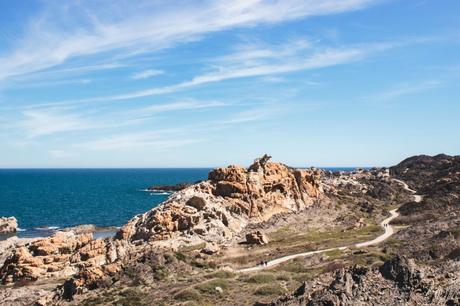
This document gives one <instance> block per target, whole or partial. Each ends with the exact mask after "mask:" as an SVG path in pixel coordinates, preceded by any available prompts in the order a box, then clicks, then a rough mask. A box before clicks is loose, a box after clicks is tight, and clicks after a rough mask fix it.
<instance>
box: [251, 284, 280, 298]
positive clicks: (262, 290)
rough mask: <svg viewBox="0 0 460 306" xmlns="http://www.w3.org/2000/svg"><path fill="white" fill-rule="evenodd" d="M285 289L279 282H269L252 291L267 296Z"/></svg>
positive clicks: (278, 293)
mask: <svg viewBox="0 0 460 306" xmlns="http://www.w3.org/2000/svg"><path fill="white" fill-rule="evenodd" d="M285 292H286V290H285V289H284V288H283V287H281V286H280V285H279V284H271V285H264V286H261V287H259V288H257V290H256V291H255V292H254V294H255V295H263V296H269V295H276V296H278V295H282V294H283V293H285Z"/></svg>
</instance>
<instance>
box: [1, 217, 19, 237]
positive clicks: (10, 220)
mask: <svg viewBox="0 0 460 306" xmlns="http://www.w3.org/2000/svg"><path fill="white" fill-rule="evenodd" d="M17 230H18V220H16V218H15V217H1V218H0V234H10V233H15V232H16V231H17Z"/></svg>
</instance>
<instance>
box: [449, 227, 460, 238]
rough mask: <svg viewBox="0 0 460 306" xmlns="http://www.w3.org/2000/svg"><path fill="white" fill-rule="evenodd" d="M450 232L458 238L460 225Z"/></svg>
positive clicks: (459, 236)
mask: <svg viewBox="0 0 460 306" xmlns="http://www.w3.org/2000/svg"><path fill="white" fill-rule="evenodd" d="M450 233H451V234H452V235H453V236H454V238H455V239H459V238H460V227H458V228H456V229H453V230H451V231H450Z"/></svg>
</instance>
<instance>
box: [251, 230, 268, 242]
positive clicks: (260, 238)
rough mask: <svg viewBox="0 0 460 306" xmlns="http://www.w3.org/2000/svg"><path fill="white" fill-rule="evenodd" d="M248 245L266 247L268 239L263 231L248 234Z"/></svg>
mask: <svg viewBox="0 0 460 306" xmlns="http://www.w3.org/2000/svg"><path fill="white" fill-rule="evenodd" d="M246 243H247V244H259V245H264V244H267V243H268V238H267V236H266V235H265V234H264V233H262V232H261V231H255V232H252V233H249V234H246Z"/></svg>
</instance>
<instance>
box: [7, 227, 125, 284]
mask: <svg viewBox="0 0 460 306" xmlns="http://www.w3.org/2000/svg"><path fill="white" fill-rule="evenodd" d="M124 245H125V243H124V242H122V241H114V240H110V239H105V240H102V239H97V240H93V239H92V234H81V235H76V234H75V233H73V232H57V233H56V234H55V235H53V236H52V237H48V238H42V239H36V240H33V241H32V242H30V243H29V244H26V245H23V246H19V247H17V248H16V249H15V250H14V251H13V253H12V254H11V255H10V256H9V257H8V258H7V259H6V260H5V262H4V264H3V266H2V267H1V268H0V280H1V282H2V283H3V284H9V283H16V282H18V281H22V280H26V281H36V280H38V279H40V278H67V277H69V276H72V275H74V274H76V273H78V272H79V271H81V270H82V269H84V268H86V269H88V270H91V269H95V268H98V267H100V266H103V265H106V264H110V263H113V262H115V261H117V260H118V259H120V258H124V256H125V254H126V251H125V247H124Z"/></svg>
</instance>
